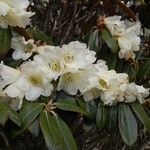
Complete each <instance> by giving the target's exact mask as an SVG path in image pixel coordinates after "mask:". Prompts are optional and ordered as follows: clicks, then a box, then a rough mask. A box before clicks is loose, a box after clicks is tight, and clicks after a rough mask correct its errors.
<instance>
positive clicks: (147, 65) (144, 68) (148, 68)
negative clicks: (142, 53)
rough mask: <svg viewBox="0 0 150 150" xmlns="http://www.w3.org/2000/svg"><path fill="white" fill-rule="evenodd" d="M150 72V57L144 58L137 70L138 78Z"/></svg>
mask: <svg viewBox="0 0 150 150" xmlns="http://www.w3.org/2000/svg"><path fill="white" fill-rule="evenodd" d="M148 73H150V59H148V60H146V61H145V62H144V64H142V65H141V66H140V68H139V71H138V79H139V80H140V79H142V78H143V77H144V75H146V74H148Z"/></svg>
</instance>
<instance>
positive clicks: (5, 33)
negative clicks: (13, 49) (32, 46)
mask: <svg viewBox="0 0 150 150" xmlns="http://www.w3.org/2000/svg"><path fill="white" fill-rule="evenodd" d="M10 44H11V32H10V30H9V29H8V28H7V29H3V28H0V55H1V56H4V55H5V54H7V52H8V50H9V49H10Z"/></svg>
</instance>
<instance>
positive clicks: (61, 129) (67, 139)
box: [40, 111, 77, 150]
mask: <svg viewBox="0 0 150 150" xmlns="http://www.w3.org/2000/svg"><path fill="white" fill-rule="evenodd" d="M40 126H41V129H42V132H43V135H44V138H45V141H46V145H47V146H48V148H49V149H50V150H52V149H53V150H77V147H76V143H75V141H74V138H73V136H72V134H71V132H70V130H69V128H68V126H67V125H66V123H65V122H64V121H63V120H61V119H60V118H59V117H58V116H57V114H54V116H52V115H51V114H49V113H48V112H46V111H43V112H42V113H41V115H40Z"/></svg>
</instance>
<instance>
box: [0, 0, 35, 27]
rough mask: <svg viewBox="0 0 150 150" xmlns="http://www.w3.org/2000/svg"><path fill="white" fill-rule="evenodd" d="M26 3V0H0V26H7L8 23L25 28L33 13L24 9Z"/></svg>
mask: <svg viewBox="0 0 150 150" xmlns="http://www.w3.org/2000/svg"><path fill="white" fill-rule="evenodd" d="M28 5H29V2H28V1H27V0H0V27H2V28H7V27H8V25H10V26H13V27H16V26H19V27H23V28H25V27H26V25H28V24H29V23H30V19H29V18H30V17H31V16H32V15H33V13H31V12H27V11H26V10H25V9H26V8H27V6H28Z"/></svg>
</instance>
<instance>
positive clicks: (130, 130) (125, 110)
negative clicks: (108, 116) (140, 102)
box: [118, 104, 138, 146]
mask: <svg viewBox="0 0 150 150" xmlns="http://www.w3.org/2000/svg"><path fill="white" fill-rule="evenodd" d="M118 119H119V130H120V134H121V136H122V139H123V140H124V142H125V143H126V144H127V145H129V146H131V145H132V144H134V142H135V141H136V139H137V130H138V128H137V121H136V119H135V117H134V115H133V113H132V111H131V110H130V107H129V106H128V105H126V104H120V105H119V109H118Z"/></svg>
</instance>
